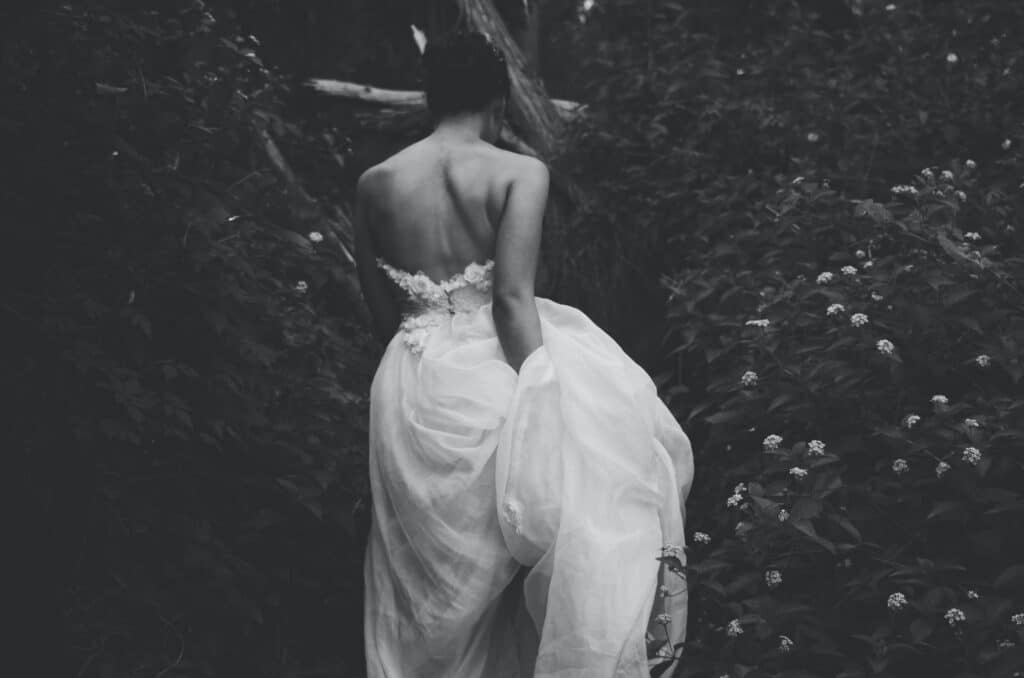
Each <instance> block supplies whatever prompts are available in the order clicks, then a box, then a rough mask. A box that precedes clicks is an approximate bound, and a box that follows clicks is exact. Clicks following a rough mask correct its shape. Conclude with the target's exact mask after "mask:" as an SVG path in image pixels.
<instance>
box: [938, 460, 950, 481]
mask: <svg viewBox="0 0 1024 678" xmlns="http://www.w3.org/2000/svg"><path fill="white" fill-rule="evenodd" d="M948 470H949V464H947V463H946V462H944V461H940V462H939V463H938V464H936V465H935V476H936V477H937V478H941V477H942V476H944V475H945V474H946V471H948Z"/></svg>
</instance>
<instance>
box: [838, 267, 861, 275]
mask: <svg viewBox="0 0 1024 678" xmlns="http://www.w3.org/2000/svg"><path fill="white" fill-rule="evenodd" d="M839 270H841V271H842V272H843V275H857V268H856V267H854V266H843V267H842V268H841V269H839Z"/></svg>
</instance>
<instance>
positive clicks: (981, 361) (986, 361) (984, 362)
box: [974, 353, 992, 367]
mask: <svg viewBox="0 0 1024 678" xmlns="http://www.w3.org/2000/svg"><path fill="white" fill-rule="evenodd" d="M974 362H975V363H977V365H978V367H988V366H989V365H991V364H992V358H990V357H988V356H987V355H985V354H984V353H982V354H981V355H979V356H978V357H976V358H975V359H974Z"/></svg>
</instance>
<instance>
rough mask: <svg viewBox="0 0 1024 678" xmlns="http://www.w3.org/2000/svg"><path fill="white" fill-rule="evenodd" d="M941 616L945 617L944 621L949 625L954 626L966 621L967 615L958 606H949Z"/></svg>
mask: <svg viewBox="0 0 1024 678" xmlns="http://www.w3.org/2000/svg"><path fill="white" fill-rule="evenodd" d="M943 616H944V617H945V618H946V621H947V622H948V623H949V625H950V626H956V625H957V624H959V623H961V622H965V621H967V615H965V614H964V612H963V610H961V609H960V608H958V607H951V608H949V609H948V610H946V614H944V615H943Z"/></svg>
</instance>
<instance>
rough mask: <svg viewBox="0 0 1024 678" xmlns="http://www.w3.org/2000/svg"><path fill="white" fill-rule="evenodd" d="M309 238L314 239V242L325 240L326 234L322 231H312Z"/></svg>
mask: <svg viewBox="0 0 1024 678" xmlns="http://www.w3.org/2000/svg"><path fill="white" fill-rule="evenodd" d="M309 239H310V240H312V241H313V242H323V241H324V235H323V233H321V232H320V231H310V232H309Z"/></svg>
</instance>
